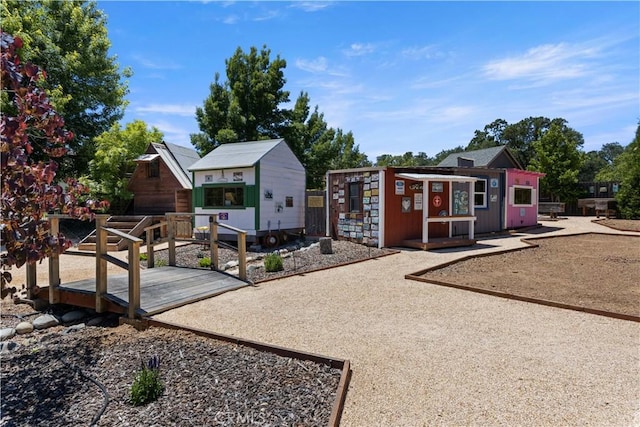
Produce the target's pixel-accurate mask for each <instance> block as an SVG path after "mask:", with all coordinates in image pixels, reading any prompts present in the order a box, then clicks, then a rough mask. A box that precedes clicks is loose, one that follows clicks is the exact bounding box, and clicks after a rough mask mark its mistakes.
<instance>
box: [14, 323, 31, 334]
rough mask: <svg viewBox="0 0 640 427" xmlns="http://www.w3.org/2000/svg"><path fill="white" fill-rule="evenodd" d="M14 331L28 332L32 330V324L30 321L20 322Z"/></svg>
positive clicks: (19, 332)
mask: <svg viewBox="0 0 640 427" xmlns="http://www.w3.org/2000/svg"><path fill="white" fill-rule="evenodd" d="M16 332H17V333H18V334H19V335H24V334H29V333H31V332H33V325H32V324H31V323H30V322H20V323H18V324H17V325H16Z"/></svg>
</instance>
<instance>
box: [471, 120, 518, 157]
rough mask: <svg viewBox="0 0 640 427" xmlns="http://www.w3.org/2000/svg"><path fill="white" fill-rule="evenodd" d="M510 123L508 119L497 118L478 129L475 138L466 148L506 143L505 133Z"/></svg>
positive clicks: (473, 148)
mask: <svg viewBox="0 0 640 427" xmlns="http://www.w3.org/2000/svg"><path fill="white" fill-rule="evenodd" d="M508 126H509V124H508V123H507V122H506V120H503V119H496V120H494V121H493V122H491V123H489V124H488V125H486V126H485V127H484V130H481V131H480V130H476V131H475V133H474V136H473V138H472V139H471V141H469V144H468V145H467V148H466V150H467V151H471V150H480V149H482V148H490V147H496V146H498V145H505V144H506V142H505V141H504V139H503V136H502V135H503V134H504V131H505V130H506V128H507V127H508Z"/></svg>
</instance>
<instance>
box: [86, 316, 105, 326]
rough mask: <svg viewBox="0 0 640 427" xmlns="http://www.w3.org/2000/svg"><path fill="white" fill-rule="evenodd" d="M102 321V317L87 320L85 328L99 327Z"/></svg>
mask: <svg viewBox="0 0 640 427" xmlns="http://www.w3.org/2000/svg"><path fill="white" fill-rule="evenodd" d="M103 320H104V317H102V316H97V317H93V318H91V319H89V320H87V323H86V325H87V326H100V325H101V324H102V322H103Z"/></svg>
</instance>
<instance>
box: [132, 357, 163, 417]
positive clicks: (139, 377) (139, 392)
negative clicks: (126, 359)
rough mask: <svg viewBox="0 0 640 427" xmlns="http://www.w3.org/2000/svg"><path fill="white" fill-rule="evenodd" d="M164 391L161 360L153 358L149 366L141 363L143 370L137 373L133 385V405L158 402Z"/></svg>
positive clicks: (148, 363)
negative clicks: (161, 377)
mask: <svg viewBox="0 0 640 427" xmlns="http://www.w3.org/2000/svg"><path fill="white" fill-rule="evenodd" d="M163 391H164V385H163V384H162V380H161V379H160V359H159V358H158V356H153V357H151V358H150V359H149V361H148V362H147V364H146V365H145V364H144V362H141V369H140V370H139V371H138V372H137V373H136V376H135V378H134V379H133V384H132V385H131V394H130V396H131V403H132V404H133V405H135V406H140V405H144V404H146V403H149V402H153V401H154V400H156V399H157V398H158V397H160V395H162V392H163Z"/></svg>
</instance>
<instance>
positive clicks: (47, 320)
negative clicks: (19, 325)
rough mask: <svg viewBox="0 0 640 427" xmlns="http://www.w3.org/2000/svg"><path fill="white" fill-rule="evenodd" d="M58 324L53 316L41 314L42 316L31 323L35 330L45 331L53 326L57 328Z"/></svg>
mask: <svg viewBox="0 0 640 427" xmlns="http://www.w3.org/2000/svg"><path fill="white" fill-rule="evenodd" d="M59 324H60V322H59V321H58V319H56V317H55V316H53V315H51V314H43V315H42V316H38V317H36V318H35V320H34V321H33V327H34V328H36V329H47V328H51V327H53V326H58V325H59Z"/></svg>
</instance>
